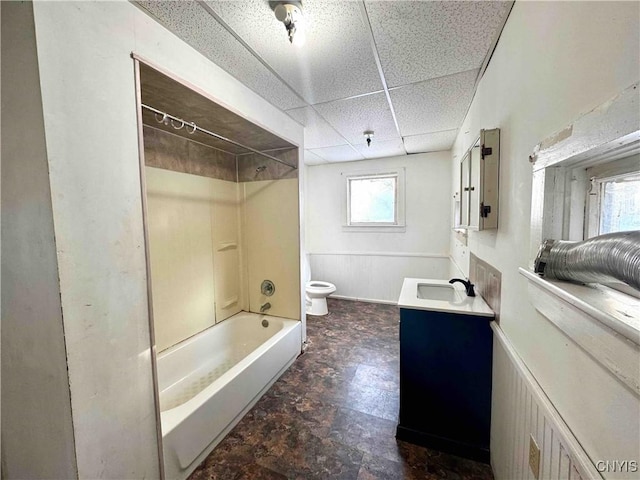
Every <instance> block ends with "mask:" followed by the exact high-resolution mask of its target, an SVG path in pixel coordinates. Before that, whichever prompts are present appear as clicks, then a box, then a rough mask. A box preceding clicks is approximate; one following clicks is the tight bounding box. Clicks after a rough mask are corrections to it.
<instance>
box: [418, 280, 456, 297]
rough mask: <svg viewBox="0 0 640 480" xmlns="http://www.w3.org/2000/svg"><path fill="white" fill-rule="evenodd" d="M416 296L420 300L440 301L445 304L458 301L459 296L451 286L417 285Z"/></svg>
mask: <svg viewBox="0 0 640 480" xmlns="http://www.w3.org/2000/svg"><path fill="white" fill-rule="evenodd" d="M417 294H418V298H419V299H421V300H440V301H445V302H455V301H456V300H460V294H459V293H458V292H457V291H456V289H455V288H453V285H433V284H428V283H418V292H417Z"/></svg>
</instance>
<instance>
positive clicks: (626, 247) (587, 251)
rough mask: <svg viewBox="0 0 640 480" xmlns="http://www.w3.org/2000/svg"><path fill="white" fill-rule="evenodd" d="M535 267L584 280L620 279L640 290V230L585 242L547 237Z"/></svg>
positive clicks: (545, 273)
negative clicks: (548, 238) (549, 238)
mask: <svg viewBox="0 0 640 480" xmlns="http://www.w3.org/2000/svg"><path fill="white" fill-rule="evenodd" d="M534 271H535V272H536V273H539V274H541V275H543V276H545V277H548V278H557V279H559V280H573V281H577V282H583V283H595V282H599V283H603V282H611V281H616V280H618V281H622V282H625V283H627V284H629V285H631V286H632V287H633V288H635V289H638V290H640V230H638V231H633V232H620V233H608V234H606V235H600V236H598V237H593V238H590V239H588V240H585V241H583V242H569V241H563V240H545V241H544V242H543V243H542V245H541V246H540V250H539V251H538V256H537V257H536V260H535V263H534Z"/></svg>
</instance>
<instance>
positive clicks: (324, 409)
mask: <svg viewBox="0 0 640 480" xmlns="http://www.w3.org/2000/svg"><path fill="white" fill-rule="evenodd" d="M329 312H330V313H329V315H328V316H325V317H314V316H308V317H307V337H308V338H307V340H308V343H309V347H308V348H307V351H306V353H305V354H304V355H302V356H300V357H299V358H298V359H297V360H296V361H295V362H294V364H293V365H292V366H291V368H289V370H288V371H287V372H285V373H284V375H282V377H280V379H279V380H278V381H277V382H276V383H275V384H274V385H273V386H272V387H271V389H269V391H268V392H267V393H266V394H265V395H264V397H262V399H261V400H260V401H259V402H258V403H257V404H256V405H255V406H254V407H253V409H252V410H251V411H250V412H249V413H248V414H247V415H246V416H245V417H244V418H243V419H242V420H241V421H240V423H239V424H238V425H237V426H236V427H235V428H234V429H233V430H232V431H231V432H230V433H229V435H227V437H226V438H225V439H224V440H223V441H222V442H221V443H220V444H219V445H218V446H217V447H216V449H215V450H214V451H213V452H212V453H211V454H210V455H209V456H208V457H207V458H206V459H205V461H204V462H202V464H201V465H200V466H199V467H198V468H197V469H196V471H195V472H194V473H193V474H192V476H191V477H190V478H191V479H192V480H200V479H224V480H231V479H233V480H236V479H301V480H303V479H304V480H310V479H332V478H336V479H352V480H374V479H375V480H377V479H458V480H462V479H465V480H466V479H479V480H484V479H492V478H493V476H492V474H491V469H490V468H489V466H487V465H483V464H481V463H477V462H473V461H470V460H466V459H462V458H458V457H455V456H452V455H447V454H444V453H440V452H436V451H434V450H430V449H426V448H422V447H418V446H416V445H412V444H409V443H406V442H402V441H398V440H396V439H395V429H396V425H397V421H398V400H399V399H398V383H399V380H398V377H399V373H398V367H399V343H398V318H399V317H398V315H399V314H398V308H397V307H395V306H392V305H380V304H373V303H362V302H350V301H345V300H336V299H329Z"/></svg>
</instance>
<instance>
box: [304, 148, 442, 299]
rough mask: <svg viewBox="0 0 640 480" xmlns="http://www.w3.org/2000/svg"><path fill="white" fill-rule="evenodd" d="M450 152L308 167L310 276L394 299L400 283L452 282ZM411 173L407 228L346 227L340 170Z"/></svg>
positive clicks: (345, 291) (344, 289) (364, 295)
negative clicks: (368, 229)
mask: <svg viewBox="0 0 640 480" xmlns="http://www.w3.org/2000/svg"><path fill="white" fill-rule="evenodd" d="M450 165H451V157H450V153H449V152H436V153H425V154H417V155H409V156H403V157H390V158H383V159H376V160H365V161H360V162H348V163H333V164H326V165H317V166H311V167H307V180H306V195H305V202H306V244H307V248H308V252H309V261H310V264H311V277H312V278H313V279H314V280H324V281H328V282H331V283H334V284H335V285H336V287H337V291H336V295H338V296H345V297H351V298H361V299H371V300H383V301H390V302H395V301H397V299H398V295H399V293H400V287H401V286H402V279H403V278H404V277H410V276H423V277H435V278H448V275H449V268H450V266H449V260H448V254H449V230H450V228H451V221H452V216H451V215H450V213H449V209H448V205H449V202H450V197H451V168H450ZM401 167H404V168H405V169H406V174H405V178H406V188H405V193H406V231H405V232H384V233H377V232H373V233H372V232H353V231H347V230H345V229H343V225H344V223H345V218H344V208H343V202H344V201H345V191H346V186H345V183H344V182H345V180H344V177H343V175H342V173H349V172H361V171H367V170H368V169H378V168H390V169H393V168H401Z"/></svg>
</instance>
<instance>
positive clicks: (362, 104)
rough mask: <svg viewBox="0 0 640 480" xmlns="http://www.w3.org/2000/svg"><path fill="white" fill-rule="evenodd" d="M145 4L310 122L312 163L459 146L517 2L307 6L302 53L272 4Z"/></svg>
mask: <svg viewBox="0 0 640 480" xmlns="http://www.w3.org/2000/svg"><path fill="white" fill-rule="evenodd" d="M271 3H272V4H273V3H274V2H271ZM136 4H137V5H138V6H139V7H141V8H142V9H143V11H145V12H146V13H147V14H149V15H150V16H151V17H153V18H154V19H156V20H157V21H158V22H159V23H161V24H162V25H164V26H165V27H166V28H167V29H169V30H170V31H171V32H173V33H174V34H175V35H177V36H178V37H179V38H181V39H182V40H184V41H185V42H187V43H188V44H190V45H191V46H193V47H194V48H195V49H196V50H198V51H199V52H200V53H202V54H203V55H205V56H206V57H208V58H209V59H210V60H211V61H213V62H214V63H215V64H217V65H218V66H220V67H221V68H223V69H225V70H226V71H227V72H228V73H230V74H231V75H233V76H234V77H235V78H237V79H238V80H239V81H241V82H242V83H244V84H245V85H246V86H247V87H249V88H251V89H252V90H254V91H255V92H256V93H258V94H259V95H261V96H262V97H263V98H265V99H266V100H268V101H269V102H271V103H272V104H273V105H275V106H276V107H278V108H279V109H281V110H283V111H285V112H286V113H287V114H289V116H291V117H292V118H293V119H294V120H296V121H297V122H299V123H300V124H302V125H304V127H305V148H306V150H305V163H307V164H312V165H313V164H322V163H327V162H344V161H353V160H364V159H368V158H380V157H389V156H397V155H406V154H412V153H421V152H431V151H439V150H448V149H450V148H451V146H452V144H453V141H454V140H455V137H456V135H457V132H458V129H459V128H460V125H461V124H462V121H463V120H464V116H465V114H466V112H467V109H468V108H469V104H470V103H471V100H472V98H473V94H474V92H475V87H476V85H477V81H478V79H479V76H480V74H481V72H482V71H483V68H484V67H486V64H487V62H488V60H489V58H490V55H491V52H492V50H493V48H494V46H495V43H496V42H497V39H498V37H499V35H500V32H501V30H502V27H503V26H504V23H505V21H506V18H507V16H508V14H509V11H510V10H511V7H512V5H513V2H512V1H460V2H458V1H407V0H403V1H393V0H386V1H369V0H365V1H355V0H354V1H347V0H342V1H320V0H306V1H303V2H302V9H303V13H304V16H305V20H306V28H305V33H306V42H305V44H304V45H303V46H301V47H298V46H295V45H291V44H290V43H289V40H288V39H287V35H286V31H285V27H284V25H283V24H282V23H280V22H279V21H278V20H277V19H276V18H275V15H274V14H273V11H272V9H271V6H270V2H268V1H267V0H238V1H234V0H218V1H141V2H136ZM367 130H372V131H373V132H374V137H373V142H372V143H371V146H367V144H366V139H365V136H364V134H363V132H364V131H367Z"/></svg>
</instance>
